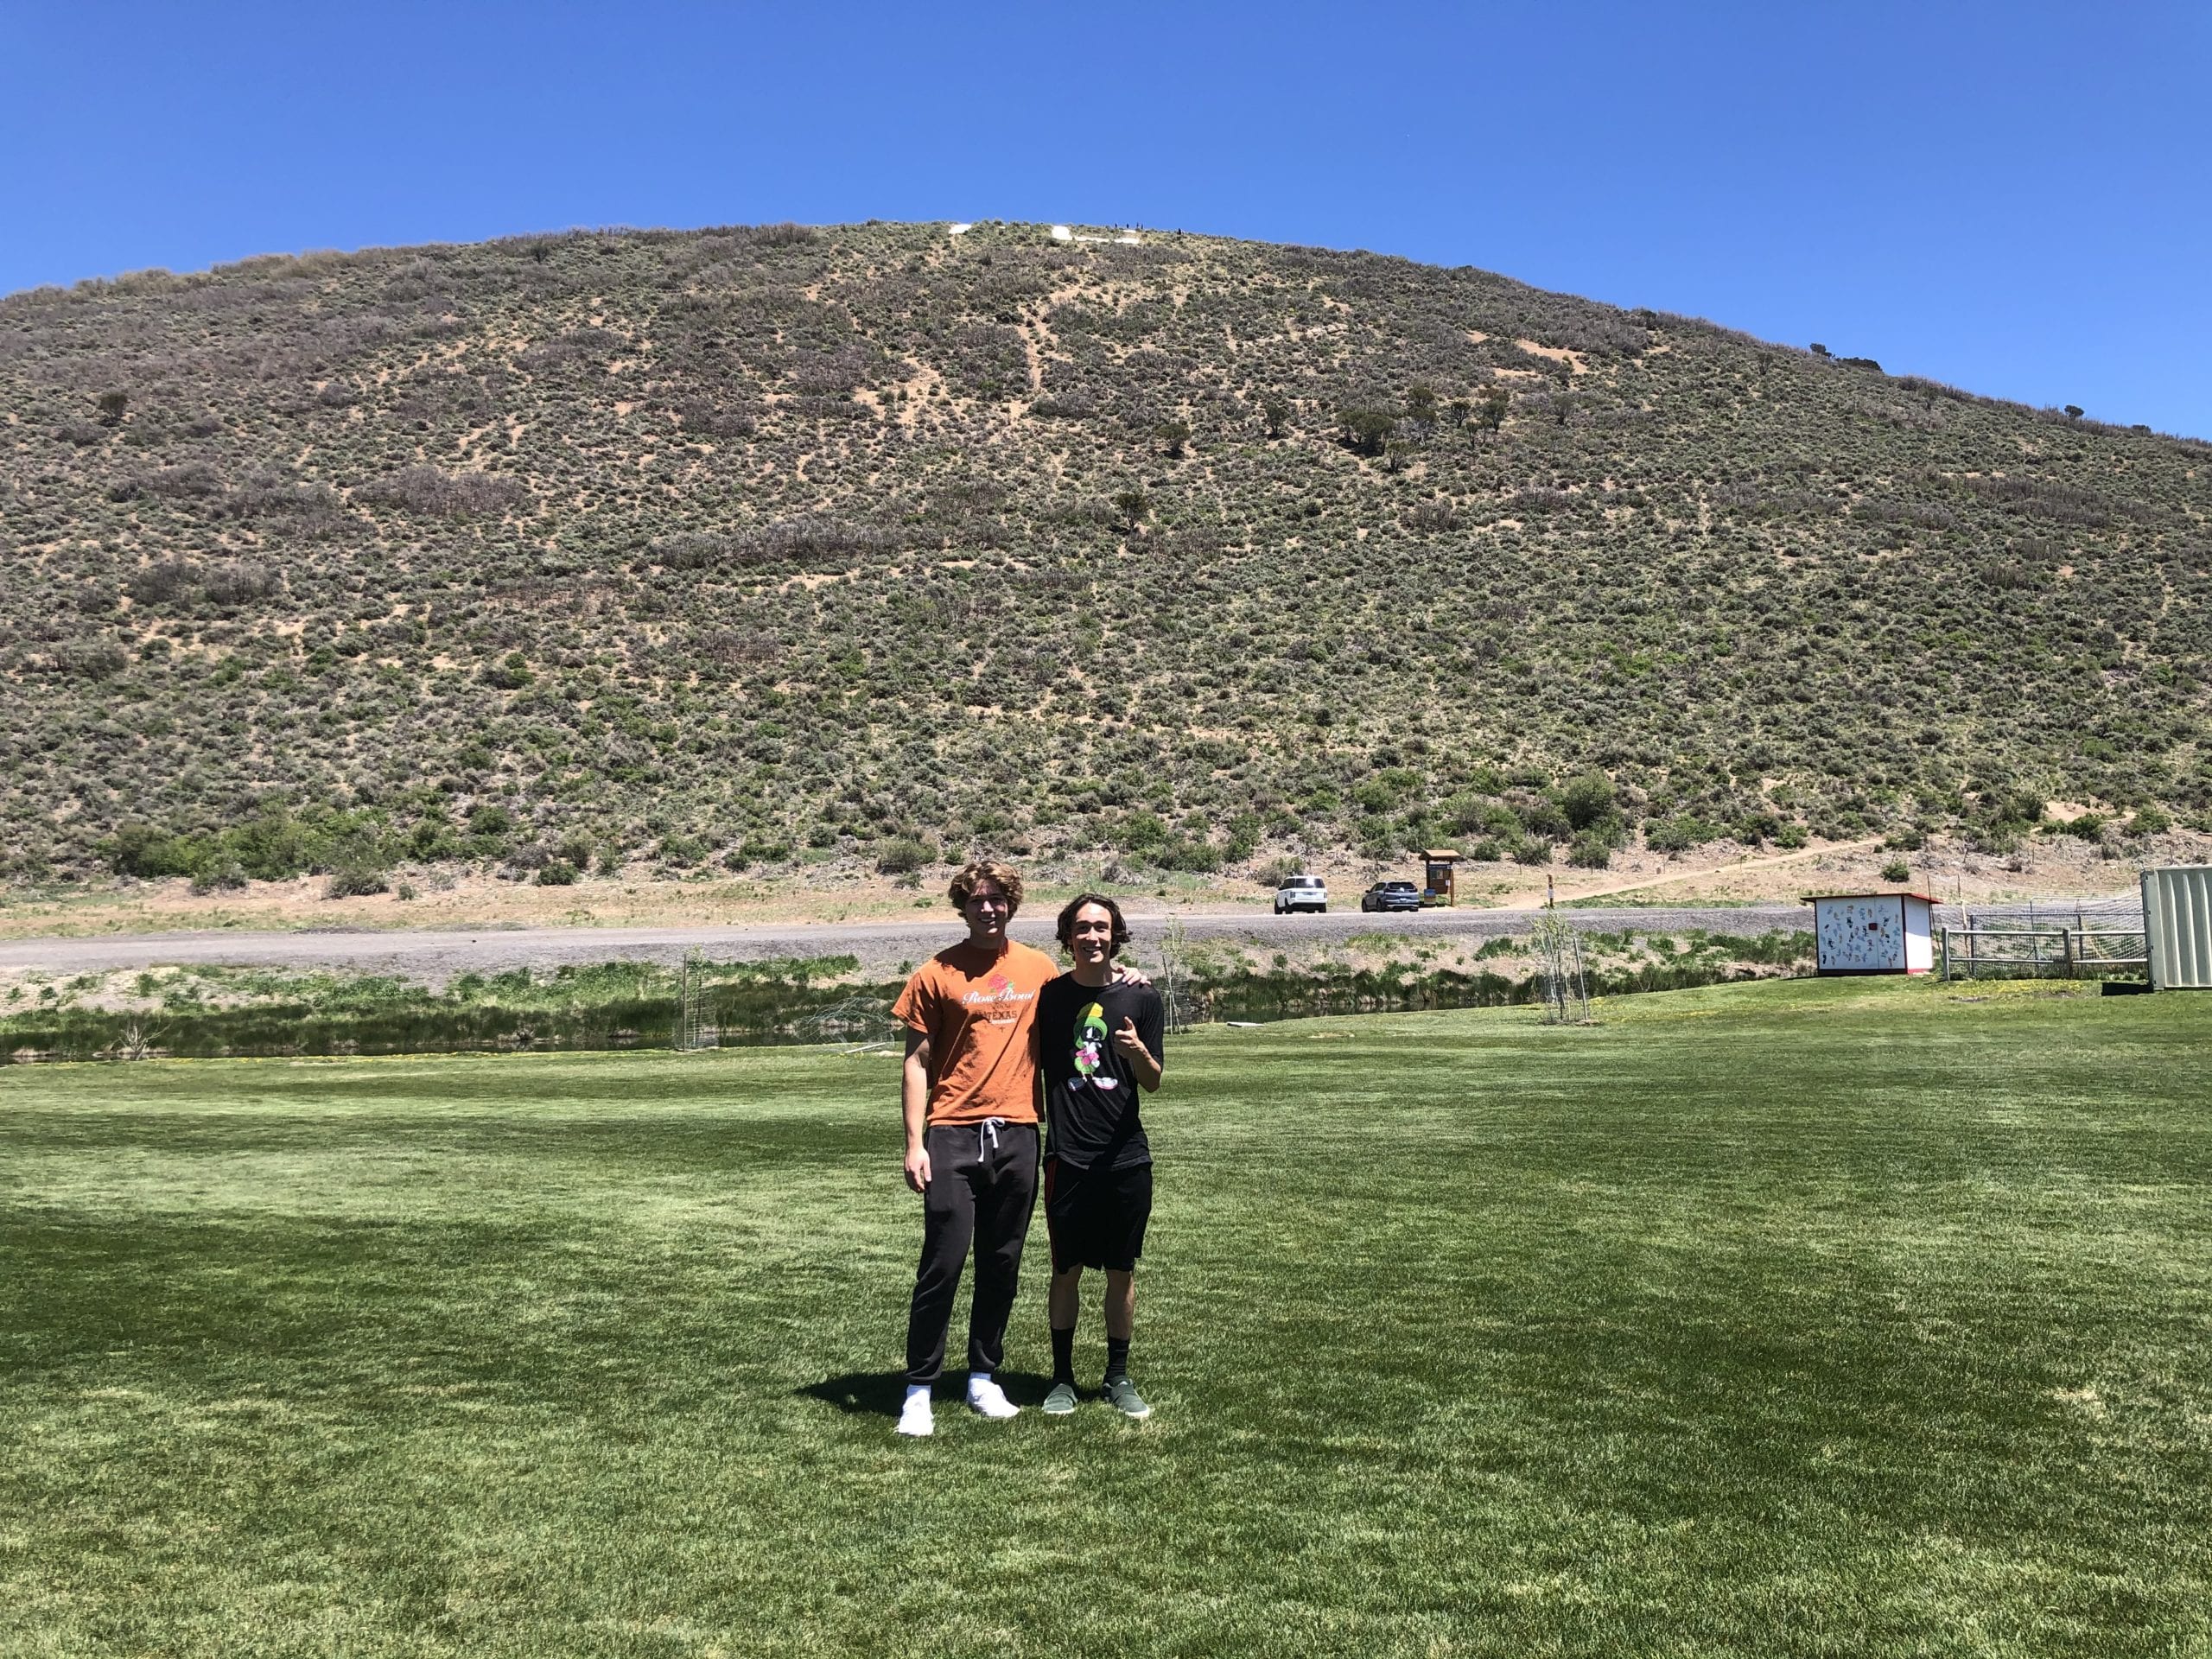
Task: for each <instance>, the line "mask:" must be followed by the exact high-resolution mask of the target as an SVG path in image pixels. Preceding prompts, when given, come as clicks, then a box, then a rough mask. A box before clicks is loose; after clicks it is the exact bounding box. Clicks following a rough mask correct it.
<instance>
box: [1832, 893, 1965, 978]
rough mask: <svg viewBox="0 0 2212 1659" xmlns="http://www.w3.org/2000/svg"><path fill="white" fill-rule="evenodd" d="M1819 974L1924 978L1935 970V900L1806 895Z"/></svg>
mask: <svg viewBox="0 0 2212 1659" xmlns="http://www.w3.org/2000/svg"><path fill="white" fill-rule="evenodd" d="M1805 902H1806V903H1807V904H1808V905H1810V906H1812V907H1813V940H1814V945H1815V962H1816V963H1817V965H1818V967H1819V969H1820V971H1821V973H1824V974H1924V973H1927V972H1928V971H1929V970H1930V969H1933V968H1934V967H1935V966H1936V939H1935V931H1936V929H1935V918H1936V901H1935V900H1934V899H1931V898H1929V896H1928V895H1927V894H1926V893H1817V894H1815V895H1812V896H1810V897H1808V899H1806V900H1805Z"/></svg>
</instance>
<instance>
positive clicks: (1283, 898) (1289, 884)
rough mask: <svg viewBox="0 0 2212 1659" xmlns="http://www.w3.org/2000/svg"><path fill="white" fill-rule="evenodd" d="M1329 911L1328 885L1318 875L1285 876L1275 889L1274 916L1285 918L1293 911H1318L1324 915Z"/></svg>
mask: <svg viewBox="0 0 2212 1659" xmlns="http://www.w3.org/2000/svg"><path fill="white" fill-rule="evenodd" d="M1328 909H1329V884H1328V883H1327V882H1325V881H1324V880H1322V879H1321V878H1320V877H1319V876H1318V875H1286V876H1285V877H1283V879H1282V885H1281V887H1277V888H1276V889H1275V914H1276V915H1278V916H1287V915H1288V914H1289V913H1290V912H1292V911H1294V910H1313V911H1319V912H1321V913H1322V914H1324V915H1326V914H1327V913H1328Z"/></svg>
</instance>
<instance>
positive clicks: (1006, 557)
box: [0, 224, 2212, 885]
mask: <svg viewBox="0 0 2212 1659" xmlns="http://www.w3.org/2000/svg"><path fill="white" fill-rule="evenodd" d="M1844 349H1847V347H1844V346H1840V347H1839V352H1840V351H1842V350H1844ZM0 423H4V426H3V427H0V445H4V451H0V453H4V454H5V456H6V464H5V467H4V471H3V472H0V673H4V674H5V675H6V676H7V677H8V680H9V682H10V689H11V690H12V692H13V695H12V696H9V697H8V698H7V699H6V701H5V704H4V708H0V739H3V740H4V741H3V742H0V749H3V750H4V754H5V757H6V759H5V767H6V771H5V775H4V778H0V788H4V790H5V802H4V807H3V808H0V810H3V811H4V815H5V821H6V823H7V826H8V830H9V835H8V842H9V845H10V848H11V849H13V857H12V862H11V865H10V870H9V874H10V876H11V877H12V878H13V879H16V880H35V879H48V878H52V877H64V878H68V877H79V876H83V875H86V874H92V873H94V872H97V871H99V870H102V869H107V868H116V869H121V870H123V871H125V872H126V873H133V874H190V875H193V876H194V877H195V878H196V879H197V880H200V881H201V882H203V883H207V884H211V885H222V884H226V883H232V882H235V881H237V880H240V879H242V878H244V877H245V876H250V875H251V876H275V875H280V874H295V873H296V872H297V871H299V870H300V869H302V868H324V867H327V868H334V869H335V870H336V871H337V872H338V873H339V876H340V880H341V881H356V880H358V881H359V882H362V883H373V882H374V881H376V880H378V875H379V873H380V872H381V871H383V870H385V869H387V868H390V867H391V865H392V864H394V863H395V862H398V861H418V862H423V863H433V862H437V861H454V860H460V859H478V860H497V861H502V862H504V863H505V865H506V866H507V867H508V868H511V869H512V870H514V871H515V872H517V873H518V874H519V873H526V872H530V871H538V872H540V873H542V874H545V875H546V876H547V877H548V878H549V879H551V880H563V879H566V878H567V877H568V876H569V874H570V873H571V872H574V871H577V870H588V869H590V868H607V867H611V866H613V865H615V864H618V863H620V862H621V861H624V860H626V859H636V858H639V857H652V858H654V859H656V860H658V861H661V862H662V863H664V864H666V865H669V866H671V867H677V868H682V867H687V866H693V865H696V864H700V863H703V862H706V861H719V862H722V863H725V864H728V865H731V866H732V867H743V866H746V865H748V864H750V865H754V866H760V865H767V866H773V865H775V864H777V863H779V862H781V861H787V860H791V859H795V858H804V857H810V856H811V857H817V858H820V857H824V856H849V857H854V858H858V859H862V860H866V861H869V862H871V863H878V864H881V865H884V866H886V867H888V868H901V867H906V866H912V865H914V864H917V863H918V862H922V861H927V860H928V859H929V858H931V857H932V856H936V855H940V854H942V855H952V854H956V853H959V852H963V851H965V850H966V849H968V848H969V847H970V846H988V847H992V848H996V849H1008V850H1012V851H1014V852H1017V853H1025V854H1033V855H1043V854H1046V853H1049V852H1052V851H1053V850H1056V849H1071V850H1072V849H1100V848H1112V849H1118V854H1119V855H1120V856H1121V857H1122V858H1123V859H1125V860H1126V861H1128V862H1129V863H1130V864H1132V865H1133V866H1146V865H1150V866H1158V867H1166V868H1184V869H1204V868H1214V867H1217V866H1224V865H1226V866H1234V865H1236V864H1237V863H1239V862H1248V861H1264V860H1267V859H1269V858H1273V857H1276V856H1284V855H1287V856H1295V855H1297V854H1298V853H1299V852H1300V849H1302V848H1305V847H1310V846H1316V845H1338V844H1347V843H1349V844H1354V845H1357V846H1361V847H1363V848H1366V849H1370V850H1373V851H1375V852H1376V853H1378V854H1387V853H1391V852H1395V851H1397V850H1400V849H1406V848H1414V847H1418V846H1420V845H1421V844H1422V843H1424V842H1434V841H1436V840H1438V839H1440V838H1446V837H1449V838H1452V839H1455V840H1458V841H1460V842H1464V843H1467V844H1471V845H1474V846H1476V847H1477V848H1478V850H1479V851H1480V852H1481V853H1482V854H1484V855H1488V856H1493V857H1509V856H1519V857H1521V858H1522V859H1524V860H1526V861H1541V860H1542V859H1545V858H1547V857H1550V856H1554V855H1557V856H1564V855H1567V854H1568V853H1569V851H1570V849H1571V850H1572V854H1573V856H1574V857H1576V858H1578V859H1579V860H1580V861H1584V862H1586V863H1595V862H1599V861H1603V860H1604V859H1605V858H1606V857H1607V856H1608V855H1609V853H1610V852H1611V850H1613V849H1617V848H1618V847H1620V846H1623V845H1625V844H1628V843H1630V842H1632V841H1634V840H1637V839H1638V838H1641V839H1643V841H1645V842H1647V843H1648V844H1651V845H1656V846H1660V847H1669V846H1685V845H1688V844H1693V843H1694V842H1700V841H1705V840H1710V839H1713V838H1716V837H1720V836H1732V837H1734V838H1736V839H1738V840H1739V841H1743V842H1761V841H1777V842H1782V843H1783V844H1785V845H1786V844H1791V843H1793V842H1796V841H1798V840H1800V839H1801V838H1802V837H1803V836H1805V835H1807V834H1808V833H1810V834H1813V835H1816V836H1847V835H1853V834H1860V835H1863V834H1867V833H1872V832H1874V831H1885V832H1889V833H1892V834H1894V835H1895V836H1897V838H1898V839H1899V840H1900V841H1901V842H1910V841H1911V839H1912V837H1913V836H1915V835H1916V834H1925V833H1928V832H1929V831H1930V830H1936V829H1965V830H1966V831H1967V832H1969V833H1971V834H1974V835H1975V836H1978V837H1980V839H1981V840H1982V841H1983V842H1986V843H1987V844H1991V845H2001V844H2003V843H2005V842H2007V841H2008V840H2011V839H2014V838H2017V837H2018V836H2021V835H2023V834H2026V833H2030V832H2031V831H2032V830H2033V829H2035V828H2037V820H2038V818H2039V817H2041V816H2042V805H2043V803H2044V801H2045V800H2046V799H2061V800H2067V801H2072V802H2077V803H2082V804H2090V805H2093V806H2097V807H2099V808H2101V814H2100V815H2099V817H2096V818H2093V819H2092V820H2091V821H2090V822H2089V823H2088V824H2087V825H2076V826H2075V827H2076V829H2080V830H2082V832H2083V833H2088V834H2092V835H2094V834H2099V833H2104V834H2111V833H2113V832H2114V831H2115V830H2117V829H2134V830H2139V831H2147V830H2151V829H2157V828H2158V827H2160V826H2161V824H2162V823H2164V820H2165V819H2166V818H2167V817H2178V818H2182V819H2183V820H2201V819H2202V817H2204V815H2206V814H2207V813H2208V811H2212V770H2208V767H2212V759H2208V756H2207V754H2206V753H2205V751H2204V750H2203V749H2202V747H2201V746H2200V744H2199V741H2198V740H2199V736H2200V734H2201V732H2202V722H2203V716H2204V713H2205V709H2206V704H2207V696H2206V692H2205V690H2204V679H2205V676H2206V674H2207V672H2208V657H2209V656H2212V603H2209V602H2212V529H2208V527H2207V514H2208V512H2209V511H2212V483H2208V479H2207V467H2208V465H2212V448H2207V447H2206V446H2204V445H2202V444H2200V443H2196V442H2190V441H2184V440H2179V439H2175V438H2171V437H2167V436H2162V435H2156V434H2152V433H2150V432H2148V431H2145V430H2142V429H2117V428H2113V427H2109V426H2101V425H2098V424H2096V423H2091V422H2088V421H2085V420H2080V419H2076V418H2070V417H2069V416H2067V415H2065V414H2063V413H2060V412H2056V411H2049V410H2044V411H2037V410H2028V409H2024V408H2021V407H2019V406H2017V405H2012V404H2000V403H1996V402H1992V401H1989V400H1986V399H1982V398H1978V397H1972V396H1968V395H1967V394H1964V393H1961V392H1959V391H1955V390H1953V389H1951V388H1948V387H1944V386H1941V385H1934V384H1930V383H1928V382H1925V381H1920V380H1915V379H1910V378H1902V379H1901V378H1893V377H1891V376H1888V375H1885V373H1884V372H1882V371H1881V370H1880V369H1879V368H1878V366H1876V365H1874V364H1872V362H1870V361H1866V360H1865V359H1853V358H1850V357H1847V356H1842V355H1836V356H1829V355H1827V354H1824V353H1815V352H1807V351H1802V350H1797V349H1792V348H1787V347H1782V346H1772V345H1768V344H1765V343H1763V342H1760V341H1758V340H1751V339H1750V338H1748V337H1746V336H1745V335H1742V334H1734V333H1731V332H1729V331H1727V330H1725V329H1722V328H1719V327H1713V326H1712V325H1710V324H1707V323H1705V322H1701V321H1691V320H1688V319H1684V318H1681V317H1675V316H1668V315H1656V314H1653V313H1649V312H1623V311H1618V310H1615V309H1612V308H1608V307H1604V306H1599V305H1594V304H1591V303H1588V302H1584V301H1581V300H1578V299H1574V298H1571V297H1568V296H1560V295H1554V294H1547V293H1543V292H1540V291H1538V290H1535V289H1529V288H1526V287H1523V286H1522V285H1520V284H1518V283H1512V282H1510V281H1508V280H1506V279H1505V278H1503V277H1497V276H1493V275H1491V274H1489V273H1486V272H1483V271H1478V270H1438V269H1433V268H1430V267H1426V266H1421V265H1417V264H1410V263H1408V262H1407V261H1404V260H1402V259H1395V258H1389V257H1379V256H1376V255H1371V254H1365V253H1338V252H1328V251H1319V250H1313V249H1306V248H1291V247H1274V246H1267V245H1255V244H1249V243H1237V242H1230V241H1224V240H1218V239H1212V238H1196V237H1183V236H1179V235H1167V236H1161V235H1159V234H1157V233H1147V234H1146V236H1145V237H1144V238H1143V239H1142V241H1141V243H1139V244H1138V245H1117V244H1111V243H1103V242H1065V241H1058V240H1055V239H1054V238H1053V237H1052V234H1051V232H1050V231H1049V229H1048V227H1046V226H1013V225H981V226H976V227H975V228H974V229H972V230H971V231H969V232H967V233H966V234H965V235H963V236H961V237H958V238H955V237H952V236H951V235H950V234H949V233H948V231H947V227H945V226H942V225H925V226H887V225H874V224H871V225H868V226H852V227H844V228H840V229H836V230H828V231H819V232H817V231H813V230H808V229H802V228H799V227H795V226H771V227H766V228H755V229H729V230H717V231H707V232H696V233H666V232H605V233H575V234H570V235H564V236H557V237H549V238H532V239H522V240H513V241H505V242H499V243H491V244H485V245H477V246H467V247H431V248H422V249H409V250H396V251H373V252H368V253H364V254H359V255H356V256H340V255H334V254H330V255H325V254H311V255H308V256H306V257H301V258H296V259H295V258H290V257H270V258H265V259H257V260H252V261H248V262H246V263H245V264H239V265H236V266H230V267H225V268H222V269H219V270H215V271H213V272H210V273H207V274H205V275H200V276H190V277H178V276H172V275H169V274H168V273H165V272H151V273H144V274H141V275H137V276H133V277H124V278H123V279H121V280H119V281H117V282H114V283H85V284H81V285H79V287H77V288H75V289H69V290H67V291H62V290H58V289H44V290H39V291H36V292H32V293H27V294H20V295H16V296H11V297H10V298H8V299H6V300H4V301H0ZM2100 821H2101V823H2100ZM2101 825H2102V827H2101ZM2044 827H2049V826H2048V825H2045V826H2044Z"/></svg>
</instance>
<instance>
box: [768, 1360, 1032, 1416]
mask: <svg viewBox="0 0 2212 1659" xmlns="http://www.w3.org/2000/svg"><path fill="white" fill-rule="evenodd" d="M998 1376H999V1386H1000V1387H1001V1388H1002V1389H1005V1390H1006V1397H1007V1399H1009V1400H1011V1401H1013V1402H1014V1404H1016V1405H1017V1406H1034V1405H1038V1404H1039V1403H1041V1402H1043V1400H1044V1398H1045V1395H1046V1390H1047V1389H1050V1388H1051V1387H1052V1378H1051V1377H1049V1376H1039V1375H1038V1373H1036V1372H1034V1371H1001V1372H1000V1373H999V1374H998ZM967 1389H968V1376H967V1373H966V1372H965V1371H947V1372H946V1373H945V1374H944V1376H941V1377H939V1378H938V1384H937V1389H936V1398H938V1399H939V1400H962V1399H965V1398H966V1397H967ZM792 1392H793V1393H795V1394H798V1395H802V1396H804V1398H806V1399H809V1400H819V1401H821V1402H823V1403H824V1404H825V1405H832V1406H835V1407H836V1408H837V1409H838V1410H840V1411H842V1412H845V1413H848V1414H850V1415H852V1416H855V1417H896V1416H897V1415H898V1414H899V1407H900V1406H901V1405H902V1404H904V1403H905V1402H906V1373H905V1372H904V1371H848V1372H846V1373H845V1374H844V1375H843V1376H828V1377H824V1378H823V1380H822V1381H821V1382H819V1383H808V1384H807V1385H806V1386H805V1387H804V1388H802V1389H793V1390H792Z"/></svg>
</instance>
